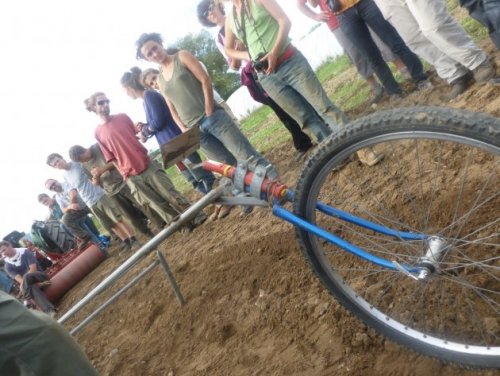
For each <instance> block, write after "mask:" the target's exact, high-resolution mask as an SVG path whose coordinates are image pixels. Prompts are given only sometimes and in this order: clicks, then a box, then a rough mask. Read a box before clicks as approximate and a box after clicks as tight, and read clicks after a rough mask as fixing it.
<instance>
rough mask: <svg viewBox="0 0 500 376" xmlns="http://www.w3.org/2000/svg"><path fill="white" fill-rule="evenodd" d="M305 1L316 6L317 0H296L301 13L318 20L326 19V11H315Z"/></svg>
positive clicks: (323, 20) (324, 20)
mask: <svg viewBox="0 0 500 376" xmlns="http://www.w3.org/2000/svg"><path fill="white" fill-rule="evenodd" d="M306 2H308V3H309V4H310V5H311V6H312V7H313V8H316V7H317V6H318V0H308V1H304V0H297V8H299V10H300V11H301V12H302V13H303V14H305V15H306V16H307V17H309V18H311V19H313V20H315V21H318V22H326V21H328V13H327V12H320V13H316V12H314V11H313V10H312V9H311V8H310V7H309V6H308V5H307V4H306Z"/></svg>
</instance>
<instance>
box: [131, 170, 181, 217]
mask: <svg viewBox="0 0 500 376" xmlns="http://www.w3.org/2000/svg"><path fill="white" fill-rule="evenodd" d="M141 175H142V174H141ZM141 175H136V176H129V178H128V179H127V185H128V186H129V188H130V191H131V192H132V195H133V196H134V198H135V200H136V201H137V202H138V203H139V204H140V205H143V206H149V207H150V208H151V209H152V210H154V211H155V212H156V213H157V214H158V215H159V216H160V217H161V218H162V219H163V220H164V221H165V223H166V224H170V222H172V220H173V219H174V218H175V217H176V216H177V215H178V214H179V212H178V211H177V210H175V209H174V208H173V207H172V206H171V205H170V204H169V202H168V201H167V200H166V199H164V198H163V197H161V196H160V195H159V194H158V193H157V192H155V191H154V190H152V189H151V187H150V186H149V185H148V184H146V182H145V181H144V179H143V178H142V176H141Z"/></svg>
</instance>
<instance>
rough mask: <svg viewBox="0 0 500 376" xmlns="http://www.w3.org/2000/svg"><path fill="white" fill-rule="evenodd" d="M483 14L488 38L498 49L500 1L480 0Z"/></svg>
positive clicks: (499, 40) (499, 43)
mask: <svg viewBox="0 0 500 376" xmlns="http://www.w3.org/2000/svg"><path fill="white" fill-rule="evenodd" d="M481 2H482V5H483V8H484V14H485V16H486V18H487V19H488V23H489V25H488V30H489V32H490V38H491V40H492V42H493V43H494V44H495V46H496V47H497V49H500V1H498V0H482V1H481Z"/></svg>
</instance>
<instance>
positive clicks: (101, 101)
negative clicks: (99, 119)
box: [97, 99, 109, 106]
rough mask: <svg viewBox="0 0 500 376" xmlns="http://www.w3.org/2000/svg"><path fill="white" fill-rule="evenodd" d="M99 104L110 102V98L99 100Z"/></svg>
mask: <svg viewBox="0 0 500 376" xmlns="http://www.w3.org/2000/svg"><path fill="white" fill-rule="evenodd" d="M97 104H98V105H99V106H104V105H105V104H109V99H102V100H100V101H97Z"/></svg>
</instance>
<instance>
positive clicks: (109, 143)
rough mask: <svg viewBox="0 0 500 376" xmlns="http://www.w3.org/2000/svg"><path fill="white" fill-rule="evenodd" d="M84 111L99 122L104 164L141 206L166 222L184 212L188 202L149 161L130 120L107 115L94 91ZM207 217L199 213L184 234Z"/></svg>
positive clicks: (101, 98)
mask: <svg viewBox="0 0 500 376" xmlns="http://www.w3.org/2000/svg"><path fill="white" fill-rule="evenodd" d="M84 104H85V108H86V109H87V111H90V112H94V113H95V114H96V115H97V116H98V117H99V119H100V121H101V123H100V124H99V125H98V126H97V128H96V129H95V138H96V139H97V142H98V143H99V146H100V148H101V151H102V153H103V155H104V158H105V160H106V162H108V163H109V162H113V163H114V164H115V166H116V167H117V169H118V171H120V173H121V175H122V177H123V179H124V180H125V182H126V183H127V184H128V186H129V187H130V190H131V191H132V194H133V195H134V198H135V199H136V200H137V202H139V203H140V204H141V205H144V206H146V205H147V206H149V207H150V208H151V209H152V210H154V211H155V212H156V213H157V214H158V215H159V216H160V217H162V219H163V220H164V221H165V223H167V224H170V223H171V222H172V221H173V220H174V218H175V217H177V216H178V215H179V214H181V213H182V212H183V211H184V210H186V209H187V208H188V207H189V206H190V203H189V201H188V199H187V198H186V197H184V195H182V194H181V193H179V192H178V191H177V190H176V189H175V187H174V185H173V183H172V181H171V180H170V178H169V177H168V175H167V173H166V172H165V170H163V169H162V168H161V166H160V165H159V164H158V162H156V161H153V160H150V158H149V156H148V151H147V150H146V148H145V147H144V146H143V145H142V144H141V143H140V142H139V140H138V139H137V137H136V129H135V126H134V123H133V122H132V120H131V119H130V118H129V117H128V116H127V115H125V114H116V115H111V114H110V108H109V99H108V98H107V96H106V94H104V93H102V92H96V93H94V94H92V95H91V96H90V97H89V98H87V99H86V100H85V101H84ZM206 218H207V215H206V214H205V213H204V212H203V211H200V212H198V213H197V214H196V217H195V218H194V219H192V220H191V221H190V222H189V223H188V224H186V226H184V229H185V230H183V231H190V230H192V229H193V228H194V227H196V226H198V225H201V224H202V223H203V222H204V221H205V220H206Z"/></svg>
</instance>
